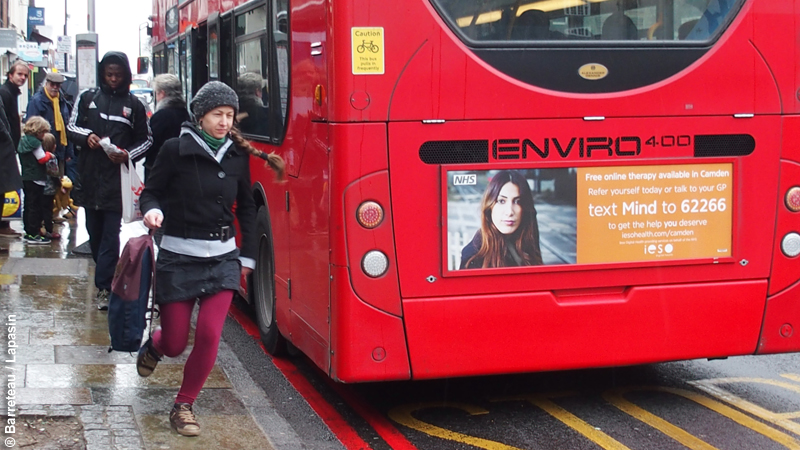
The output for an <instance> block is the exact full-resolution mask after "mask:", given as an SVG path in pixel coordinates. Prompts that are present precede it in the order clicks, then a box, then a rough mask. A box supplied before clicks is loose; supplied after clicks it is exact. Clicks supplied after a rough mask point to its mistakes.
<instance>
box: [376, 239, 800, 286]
mask: <svg viewBox="0 0 800 450" xmlns="http://www.w3.org/2000/svg"><path fill="white" fill-rule="evenodd" d="M798 238H800V236H798ZM388 268H389V258H387V257H386V255H384V254H383V253H382V252H380V251H378V250H372V251H370V252H367V254H366V255H364V259H362V260H361V269H362V270H363V271H364V273H366V274H367V275H369V276H371V277H372V278H377V277H379V276H381V275H383V274H385V273H386V269H388Z"/></svg>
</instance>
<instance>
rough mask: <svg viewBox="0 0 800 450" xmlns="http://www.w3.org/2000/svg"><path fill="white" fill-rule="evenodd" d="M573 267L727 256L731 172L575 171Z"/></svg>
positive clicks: (672, 168) (693, 167)
mask: <svg viewBox="0 0 800 450" xmlns="http://www.w3.org/2000/svg"><path fill="white" fill-rule="evenodd" d="M577 181H578V183H577V184H578V186H577V190H578V199H577V212H578V220H577V222H578V227H577V228H578V230H577V231H578V245H577V262H578V264H591V263H610V262H635V261H656V260H671V259H693V258H720V257H727V256H731V234H732V228H731V223H732V217H733V214H732V213H733V165H732V164H730V163H722V164H683V165H662V166H624V167H585V168H579V169H578V180H577Z"/></svg>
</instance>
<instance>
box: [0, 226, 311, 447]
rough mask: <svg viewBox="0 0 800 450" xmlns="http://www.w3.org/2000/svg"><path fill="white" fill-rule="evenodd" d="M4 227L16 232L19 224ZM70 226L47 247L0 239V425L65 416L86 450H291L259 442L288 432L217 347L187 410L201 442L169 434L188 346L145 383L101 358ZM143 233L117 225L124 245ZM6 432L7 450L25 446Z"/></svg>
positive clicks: (104, 327)
mask: <svg viewBox="0 0 800 450" xmlns="http://www.w3.org/2000/svg"><path fill="white" fill-rule="evenodd" d="M78 220H81V217H79V219H78ZM11 224H12V228H13V229H15V230H16V231H21V227H22V224H21V223H20V222H18V221H17V222H11ZM76 229H80V228H79V227H78V226H77V225H76V222H75V221H72V222H64V223H62V224H57V225H56V231H60V232H61V234H62V238H61V239H60V240H54V241H53V242H52V243H51V244H49V245H36V246H34V245H28V244H25V243H24V242H23V241H22V240H21V239H20V238H9V237H0V324H4V325H0V328H2V329H3V331H2V332H1V333H0V348H2V352H3V361H2V363H0V369H1V370H0V381H2V382H3V384H6V386H5V388H4V389H3V390H4V391H7V403H8V407H7V410H6V407H3V409H2V410H0V415H2V416H3V419H2V420H3V421H4V424H3V426H4V427H8V425H9V420H8V419H9V418H13V417H15V416H16V418H17V421H18V423H21V422H22V419H23V417H24V416H40V417H43V418H47V417H69V418H73V417H74V418H75V420H77V421H78V422H79V423H80V424H81V425H82V426H83V438H84V440H85V442H86V447H85V448H87V449H89V450H95V449H96V450H121V449H129V450H134V449H147V450H151V449H189V448H191V449H232V450H235V449H248V450H249V449H283V448H297V447H292V442H291V439H287V436H288V437H291V435H292V434H293V432H291V430H288V433H284V432H281V433H280V434H279V435H276V436H270V437H268V436H267V435H268V434H269V432H270V430H283V431H287V430H286V428H288V427H286V425H285V422H282V419H281V418H279V417H277V416H276V415H275V414H274V412H273V411H271V410H270V408H269V406H270V402H269V399H267V398H266V396H265V395H264V392H263V391H262V390H260V389H259V388H257V386H255V384H254V383H253V382H252V380H251V379H250V378H249V376H248V375H247V372H246V370H244V368H243V367H242V365H241V363H240V362H239V360H238V359H237V358H236V356H235V355H234V354H233V353H232V352H231V350H230V348H229V347H228V345H227V344H226V343H225V342H224V341H223V342H222V343H221V345H220V352H219V356H218V359H217V364H216V365H215V366H214V369H213V371H212V373H211V376H210V377H209V379H208V381H206V384H205V386H204V388H203V391H202V392H201V393H200V395H199V396H198V399H197V401H196V403H195V406H194V409H195V414H196V415H197V419H198V422H199V423H200V426H201V427H202V435H201V436H199V437H196V438H187V437H183V436H180V435H178V434H177V433H175V432H174V431H173V430H172V429H171V428H170V426H169V420H168V413H169V410H170V409H171V407H172V403H173V401H174V398H175V395H176V393H177V390H178V387H179V385H180V382H181V379H182V376H183V362H185V360H186V357H187V356H188V354H189V351H190V350H191V345H192V342H191V340H190V343H189V348H187V350H186V352H184V354H183V355H181V356H180V357H178V358H172V359H170V358H167V359H165V360H163V361H162V362H161V363H160V364H159V366H158V368H157V369H156V371H155V372H154V373H153V375H151V376H150V377H149V378H141V377H139V376H138V374H137V373H136V365H135V363H136V357H135V354H128V353H120V352H112V353H109V352H108V348H109V343H110V341H109V337H108V323H107V314H106V313H105V312H101V311H98V310H97V309H96V307H95V305H94V295H95V292H96V291H95V287H94V282H93V279H94V263H93V262H92V259H91V257H90V256H89V255H76V254H73V253H72V251H71V250H72V249H73V248H74V247H75V245H76V241H77V242H80V243H82V242H84V241H86V239H87V237H86V236H85V235H84V236H81V233H80V232H76ZM144 232H145V230H144V228H143V226H142V225H141V224H140V223H134V224H129V225H124V226H123V233H122V234H123V242H124V241H125V240H127V238H130V237H133V236H136V235H140V234H143V233H144ZM265 430H266V432H265ZM9 431H10V430H9V429H8V428H6V429H5V433H4V435H3V436H4V440H5V442H4V443H5V447H6V448H15V447H18V444H19V445H24V444H23V443H22V442H20V443H15V442H14V441H13V439H14V437H15V433H10V432H9ZM276 442H277V444H276ZM9 444H11V445H9ZM25 448H39V447H25ZM48 448H49V447H48ZM53 448H58V447H53Z"/></svg>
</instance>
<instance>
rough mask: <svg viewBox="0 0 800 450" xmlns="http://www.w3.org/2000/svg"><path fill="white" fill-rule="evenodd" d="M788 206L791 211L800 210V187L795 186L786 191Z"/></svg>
mask: <svg viewBox="0 0 800 450" xmlns="http://www.w3.org/2000/svg"><path fill="white" fill-rule="evenodd" d="M786 207H787V208H789V211H792V212H797V211H800V187H797V186H795V187H793V188H791V189H789V191H788V192H786Z"/></svg>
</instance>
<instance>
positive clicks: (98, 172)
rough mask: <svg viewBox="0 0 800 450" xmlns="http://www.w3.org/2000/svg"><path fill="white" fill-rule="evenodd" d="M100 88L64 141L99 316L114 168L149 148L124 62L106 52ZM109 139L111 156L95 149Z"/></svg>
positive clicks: (110, 268)
mask: <svg viewBox="0 0 800 450" xmlns="http://www.w3.org/2000/svg"><path fill="white" fill-rule="evenodd" d="M97 75H98V76H97V79H98V80H99V81H100V87H99V88H94V89H87V90H86V91H83V92H82V93H81V94H80V95H79V96H78V98H77V100H76V101H75V105H74V108H73V110H72V114H71V115H70V118H69V124H68V125H67V133H68V137H69V138H70V139H71V140H72V141H73V142H74V143H75V145H78V146H80V147H81V151H80V153H79V155H78V174H79V176H80V179H81V189H80V191H79V192H78V193H77V194H76V195H77V198H76V203H78V204H79V205H81V206H82V207H83V208H84V210H85V211H86V230H87V231H88V233H89V246H90V247H91V249H92V259H94V262H95V264H96V266H97V267H96V269H95V277H94V283H95V286H96V287H97V295H96V302H97V308H98V309H100V310H103V311H104V310H108V297H109V295H110V291H111V281H112V279H113V277H114V269H115V267H116V265H117V259H118V257H119V248H120V242H119V233H120V224H121V221H122V189H121V184H120V165H121V164H127V163H128V160H129V159H130V160H136V158H138V157H139V156H141V155H144V154H145V153H146V152H147V149H149V148H150V146H151V145H152V144H153V137H152V133H151V131H150V125H149V124H148V123H147V113H146V111H145V109H144V105H142V103H141V102H140V101H139V99H137V98H136V96H135V95H133V94H131V93H130V85H131V79H132V75H131V69H130V65H129V63H128V57H127V56H126V55H125V54H124V53H121V52H108V53H106V54H105V56H103V59H102V60H101V61H100V64H99V65H98V68H97ZM102 138H109V140H110V141H111V144H113V146H115V147H116V150H120V151H109V152H107V151H106V150H104V149H103V146H101V145H100V140H101V139H102Z"/></svg>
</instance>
